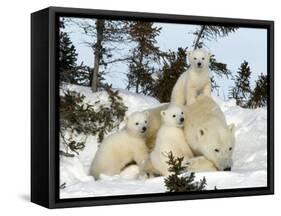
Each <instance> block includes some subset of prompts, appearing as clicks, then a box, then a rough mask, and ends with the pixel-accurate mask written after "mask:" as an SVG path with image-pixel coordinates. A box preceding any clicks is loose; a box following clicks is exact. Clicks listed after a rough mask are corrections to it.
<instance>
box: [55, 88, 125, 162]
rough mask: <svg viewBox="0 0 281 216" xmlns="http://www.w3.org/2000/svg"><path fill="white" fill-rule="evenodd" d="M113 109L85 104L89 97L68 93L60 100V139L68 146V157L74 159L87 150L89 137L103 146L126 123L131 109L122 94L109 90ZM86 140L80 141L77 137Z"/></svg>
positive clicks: (72, 92)
mask: <svg viewBox="0 0 281 216" xmlns="http://www.w3.org/2000/svg"><path fill="white" fill-rule="evenodd" d="M106 92H107V94H108V101H109V105H108V104H107V105H106V106H105V105H104V104H101V102H100V101H97V102H96V104H95V105H92V104H88V103H87V102H85V100H84V99H85V96H84V95H82V94H80V93H78V92H76V91H70V90H67V91H65V92H64V94H63V95H62V96H61V97H60V138H61V141H62V143H63V144H64V146H65V150H66V151H65V152H63V151H61V154H62V155H64V156H69V157H73V156H74V155H73V154H72V153H76V154H78V153H79V151H81V150H83V149H84V147H85V141H86V138H87V136H88V135H93V136H97V138H98V142H101V141H102V140H103V138H104V136H105V135H106V134H107V133H109V132H110V131H112V130H113V129H115V128H118V127H119V124H120V123H121V122H122V121H123V119H124V116H125V112H126V111H127V107H126V106H125V105H124V104H123V100H122V98H121V97H120V96H119V95H118V91H113V90H112V89H110V88H106ZM81 134H82V135H83V136H82V137H84V139H83V140H82V141H81V140H79V141H77V139H76V137H77V136H79V135H81Z"/></svg>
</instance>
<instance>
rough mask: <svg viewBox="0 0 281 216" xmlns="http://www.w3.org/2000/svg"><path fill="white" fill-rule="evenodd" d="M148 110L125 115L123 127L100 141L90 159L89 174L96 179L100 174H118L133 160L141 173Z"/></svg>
mask: <svg viewBox="0 0 281 216" xmlns="http://www.w3.org/2000/svg"><path fill="white" fill-rule="evenodd" d="M148 121H149V114H148V112H135V113H133V114H132V115H130V116H129V117H125V124H126V126H125V128H124V129H122V130H121V131H119V132H117V133H115V134H112V135H109V136H108V137H106V138H105V139H104V141H103V142H102V143H101V145H100V147H99V148H98V150H97V153H96V155H95V158H94V160H93V161H92V164H91V168H90V174H91V175H93V176H94V177H95V178H96V179H98V178H99V176H100V174H106V175H116V174H120V172H121V170H122V169H123V168H124V167H125V166H126V164H128V163H130V162H132V161H135V162H136V163H137V165H138V166H139V168H140V173H141V174H142V170H143V164H144V161H145V160H146V159H147V157H148V149H147V147H146V145H145V134H146V131H147V128H148V125H149V122H148Z"/></svg>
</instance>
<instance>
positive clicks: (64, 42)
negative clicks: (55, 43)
mask: <svg viewBox="0 0 281 216" xmlns="http://www.w3.org/2000/svg"><path fill="white" fill-rule="evenodd" d="M63 29H64V23H63V21H60V32H59V73H60V80H61V81H63V82H68V83H73V82H74V80H75V73H74V72H75V70H76V66H77V65H76V61H77V55H78V54H77V53H76V49H75V47H74V45H73V44H72V42H71V40H70V38H69V35H68V34H67V33H66V32H64V31H63Z"/></svg>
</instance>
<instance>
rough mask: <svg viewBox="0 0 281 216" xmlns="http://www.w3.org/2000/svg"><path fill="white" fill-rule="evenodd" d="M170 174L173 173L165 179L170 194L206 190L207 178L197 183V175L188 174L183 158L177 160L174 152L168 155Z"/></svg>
mask: <svg viewBox="0 0 281 216" xmlns="http://www.w3.org/2000/svg"><path fill="white" fill-rule="evenodd" d="M167 156H168V161H167V164H168V165H169V172H170V173H171V174H170V175H169V176H168V177H166V178H165V179H164V183H165V186H166V188H167V191H168V192H190V191H202V190H204V189H205V187H206V185H207V182H206V179H205V177H204V178H203V179H202V180H200V181H195V180H194V179H195V173H194V172H191V173H186V171H187V166H184V165H183V164H182V163H183V157H180V158H175V157H174V155H173V153H172V152H169V153H168V154H167Z"/></svg>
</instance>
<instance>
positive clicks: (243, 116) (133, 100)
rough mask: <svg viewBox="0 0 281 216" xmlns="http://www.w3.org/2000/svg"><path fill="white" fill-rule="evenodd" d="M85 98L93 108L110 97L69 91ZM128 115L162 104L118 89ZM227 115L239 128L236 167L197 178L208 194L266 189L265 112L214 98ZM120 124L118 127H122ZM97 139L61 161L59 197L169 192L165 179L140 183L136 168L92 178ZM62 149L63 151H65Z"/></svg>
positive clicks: (160, 178)
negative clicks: (204, 185)
mask: <svg viewBox="0 0 281 216" xmlns="http://www.w3.org/2000/svg"><path fill="white" fill-rule="evenodd" d="M65 88H68V89H71V90H75V91H77V92H80V93H82V94H83V95H85V96H86V98H85V100H86V101H87V102H89V103H91V104H94V103H95V102H96V101H100V102H102V103H104V104H107V103H108V98H107V93H106V92H98V93H92V92H91V90H90V89H89V88H87V87H81V86H75V85H71V86H65ZM119 95H120V96H121V97H122V98H123V101H124V104H125V105H126V106H127V107H128V114H130V113H132V112H135V111H141V110H144V109H147V108H152V107H155V106H158V105H159V102H158V101H157V100H156V99H154V98H152V97H148V96H142V95H138V94H134V93H131V92H128V91H126V90H122V89H120V90H119ZM213 97H214V98H215V100H216V102H217V103H218V104H219V105H220V107H221V109H222V110H223V112H224V113H225V116H226V119H227V122H228V123H234V124H235V126H236V134H235V135H236V145H235V148H234V152H233V163H234V164H233V167H232V171H231V172H204V173H197V174H196V179H198V180H199V179H201V178H202V177H203V176H205V177H206V179H207V189H210V190H213V189H214V187H215V186H216V187H217V188H218V189H229V188H246V187H263V186H266V185H267V110H266V108H258V109H243V108H241V107H238V106H236V105H235V101H233V100H229V101H226V102H225V101H222V100H221V99H219V98H217V97H215V96H213ZM122 126H123V125H122V124H121V125H120V128H122ZM97 147H98V143H97V140H96V137H94V136H89V137H88V138H87V140H86V147H85V148H84V150H83V151H82V152H80V153H79V155H77V156H75V157H73V158H70V157H64V156H61V158H60V182H61V184H62V183H66V187H65V188H64V189H60V197H61V198H76V197H94V196H110V195H127V194H146V193H161V192H165V191H166V189H165V186H164V180H163V177H155V178H150V179H137V178H136V176H137V173H138V168H137V167H136V166H135V165H132V166H131V167H128V168H127V169H126V170H124V171H123V172H122V173H121V175H117V176H112V177H109V176H102V178H101V179H100V180H98V181H95V180H94V179H93V177H91V176H88V170H89V166H90V164H91V161H92V159H93V157H94V155H95V152H96V150H97ZM61 148H63V146H61Z"/></svg>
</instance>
